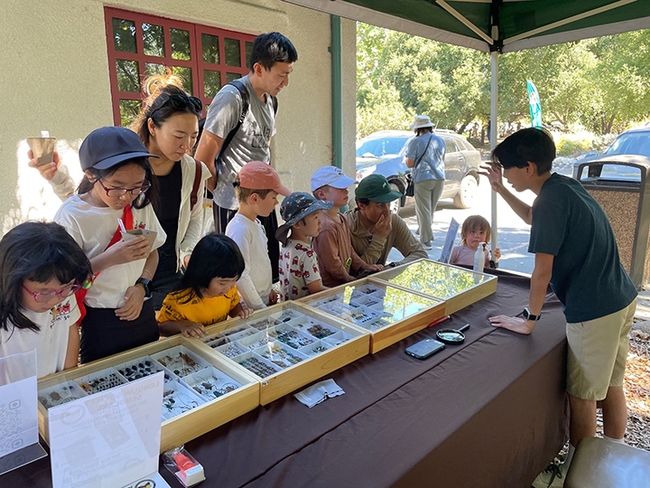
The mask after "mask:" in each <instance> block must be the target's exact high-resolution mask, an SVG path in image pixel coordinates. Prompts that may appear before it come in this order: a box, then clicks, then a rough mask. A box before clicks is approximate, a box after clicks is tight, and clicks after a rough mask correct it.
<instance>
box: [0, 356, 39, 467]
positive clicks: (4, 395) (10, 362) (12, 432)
mask: <svg viewBox="0 0 650 488" xmlns="http://www.w3.org/2000/svg"><path fill="white" fill-rule="evenodd" d="M0 371H1V376H2V378H0V385H2V386H0V457H4V456H6V455H8V454H11V453H12V452H16V451H18V450H20V449H23V448H24V447H27V446H29V445H31V444H36V443H37V442H38V407H37V400H36V351H34V350H32V351H28V352H25V353H20V354H13V355H11V356H7V357H4V358H2V359H0Z"/></svg>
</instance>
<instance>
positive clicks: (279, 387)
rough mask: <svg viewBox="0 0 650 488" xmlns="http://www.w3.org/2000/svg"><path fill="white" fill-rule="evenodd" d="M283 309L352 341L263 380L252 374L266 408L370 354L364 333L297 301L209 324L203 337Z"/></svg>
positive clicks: (196, 343) (203, 347)
mask: <svg viewBox="0 0 650 488" xmlns="http://www.w3.org/2000/svg"><path fill="white" fill-rule="evenodd" d="M286 309H294V310H296V311H298V312H299V313H302V314H304V315H308V316H309V317H311V318H313V319H316V320H319V321H320V322H323V323H324V324H326V325H330V326H331V327H334V328H336V329H339V330H341V331H343V332H345V333H347V334H349V335H351V336H352V338H351V339H349V340H347V341H345V342H343V343H341V344H338V345H336V346H332V347H331V348H330V349H328V350H327V351H325V352H322V353H319V354H317V355H315V356H313V357H310V358H308V359H305V360H303V361H301V362H300V363H297V364H294V365H292V366H290V367H288V368H285V369H283V370H281V371H279V372H277V373H275V374H272V375H270V376H267V377H265V378H261V377H258V376H257V375H253V376H254V377H255V378H256V379H257V381H259V384H260V390H259V403H260V404H261V405H267V404H269V403H271V402H272V401H274V400H277V399H278V398H281V397H283V396H285V395H287V394H289V393H291V392H293V391H296V390H297V389H299V388H300V387H302V386H305V385H307V384H309V383H311V382H313V381H315V380H317V379H319V378H322V377H323V376H326V375H328V374H330V373H332V372H334V371H336V370H337V369H340V368H342V367H343V366H345V365H347V364H350V363H352V362H354V361H356V360H357V359H359V358H362V357H363V356H366V355H368V353H369V351H370V334H369V333H368V331H367V330H365V329H362V328H359V327H355V326H354V325H352V324H350V323H348V322H346V321H343V320H340V319H338V318H336V317H333V316H331V315H329V314H326V313H323V312H321V311H320V310H318V309H315V308H312V307H308V306H305V305H304V304H302V303H299V302H297V301H290V302H283V303H279V304H277V305H274V306H272V307H268V308H265V309H263V310H258V311H256V312H255V313H254V314H253V315H251V316H250V317H248V318H247V319H240V318H235V319H231V320H226V321H224V322H219V323H217V324H214V325H211V326H210V327H207V328H206V330H205V332H206V336H210V335H214V334H215V333H217V332H222V331H224V330H226V329H230V328H235V327H238V326H240V325H244V324H246V323H250V322H255V321H258V320H260V319H261V318H264V317H267V316H269V315H273V314H276V313H281V312H282V311H284V310H286ZM189 340H190V341H192V342H193V343H194V346H195V347H196V348H197V350H201V355H202V356H208V355H212V356H213V357H218V358H219V359H220V360H222V361H228V362H230V363H231V364H232V367H233V368H240V369H241V370H242V371H245V372H246V373H248V374H251V375H252V373H250V372H249V371H248V370H247V369H246V368H244V367H243V366H241V365H239V364H238V363H237V362H236V361H234V360H233V359H230V358H228V357H226V356H224V355H223V354H221V353H219V352H217V351H215V350H214V349H212V348H211V347H210V346H208V345H207V344H205V343H203V342H202V341H201V340H200V339H194V338H192V339H189Z"/></svg>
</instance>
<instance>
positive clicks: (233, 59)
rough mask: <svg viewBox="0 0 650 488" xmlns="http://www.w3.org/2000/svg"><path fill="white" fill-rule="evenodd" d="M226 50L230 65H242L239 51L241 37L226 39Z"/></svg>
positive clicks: (227, 60)
mask: <svg viewBox="0 0 650 488" xmlns="http://www.w3.org/2000/svg"><path fill="white" fill-rule="evenodd" d="M224 48H225V51H226V64H227V65H228V66H241V55H240V53H239V39H228V38H227V37H226V39H225V41H224Z"/></svg>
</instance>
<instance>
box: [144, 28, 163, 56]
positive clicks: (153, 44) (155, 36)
mask: <svg viewBox="0 0 650 488" xmlns="http://www.w3.org/2000/svg"><path fill="white" fill-rule="evenodd" d="M142 40H143V41H144V53H145V54H146V55H147V56H158V57H161V58H164V57H165V31H164V30H163V27H162V25H154V24H145V23H143V24H142Z"/></svg>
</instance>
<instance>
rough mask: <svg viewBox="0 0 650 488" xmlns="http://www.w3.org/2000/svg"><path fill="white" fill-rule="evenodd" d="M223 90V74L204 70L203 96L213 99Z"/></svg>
mask: <svg viewBox="0 0 650 488" xmlns="http://www.w3.org/2000/svg"><path fill="white" fill-rule="evenodd" d="M219 88H221V72H220V71H212V70H210V69H205V70H203V96H204V97H208V98H212V97H214V96H215V95H216V94H217V92H218V91H219Z"/></svg>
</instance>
